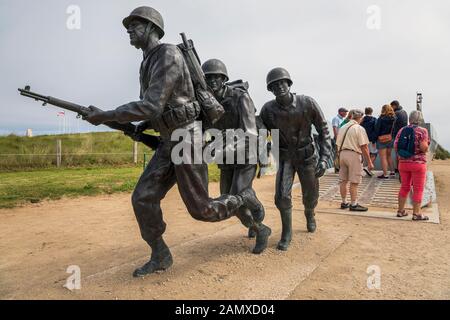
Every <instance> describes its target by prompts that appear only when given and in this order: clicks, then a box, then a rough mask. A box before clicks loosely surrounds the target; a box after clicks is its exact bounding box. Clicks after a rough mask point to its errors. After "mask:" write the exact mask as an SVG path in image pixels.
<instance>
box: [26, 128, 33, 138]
mask: <svg viewBox="0 0 450 320" xmlns="http://www.w3.org/2000/svg"><path fill="white" fill-rule="evenodd" d="M32 136H33V131H32V130H31V129H27V137H28V138H31V137H32Z"/></svg>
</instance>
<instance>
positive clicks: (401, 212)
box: [397, 209, 408, 218]
mask: <svg viewBox="0 0 450 320" xmlns="http://www.w3.org/2000/svg"><path fill="white" fill-rule="evenodd" d="M407 216H408V213H406V210H404V209H403V210H402V211H400V210H399V211H397V217H398V218H403V217H407Z"/></svg>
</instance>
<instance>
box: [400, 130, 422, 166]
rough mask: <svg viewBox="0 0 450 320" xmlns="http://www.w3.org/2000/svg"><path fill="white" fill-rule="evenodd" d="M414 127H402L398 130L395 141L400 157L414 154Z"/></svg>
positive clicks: (408, 156) (409, 156)
mask: <svg viewBox="0 0 450 320" xmlns="http://www.w3.org/2000/svg"><path fill="white" fill-rule="evenodd" d="M415 128H417V126H413V127H404V128H403V129H402V131H401V132H400V136H399V137H398V142H397V153H398V155H399V156H400V157H402V158H405V159H407V158H411V157H412V156H413V155H414V154H415V133H414V131H415Z"/></svg>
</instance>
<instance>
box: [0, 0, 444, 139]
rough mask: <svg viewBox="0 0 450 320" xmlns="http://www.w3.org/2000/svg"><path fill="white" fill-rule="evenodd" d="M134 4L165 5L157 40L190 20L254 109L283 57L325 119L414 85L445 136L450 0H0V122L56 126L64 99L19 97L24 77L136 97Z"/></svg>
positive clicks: (403, 95) (113, 100) (124, 98)
mask: <svg viewBox="0 0 450 320" xmlns="http://www.w3.org/2000/svg"><path fill="white" fill-rule="evenodd" d="M70 5H77V6H78V7H79V8H80V10H81V13H80V17H81V20H80V22H81V24H80V29H79V30H78V29H75V30H70V29H69V28H67V20H68V19H70V17H71V14H68V13H67V8H68V7H69V6H70ZM140 5H150V6H153V7H154V8H156V9H158V10H159V11H160V12H161V14H162V15H163V17H164V20H165V24H166V36H165V37H164V38H163V41H164V42H168V43H175V44H176V43H179V42H180V37H179V33H180V32H186V34H187V35H188V37H189V38H192V39H193V40H194V42H195V44H196V47H197V50H198V52H199V55H200V58H201V59H202V60H203V61H205V60H206V59H209V58H219V59H221V60H223V61H224V62H225V63H226V64H227V66H228V71H229V74H230V78H231V79H244V80H246V81H249V83H250V94H251V96H252V98H253V100H254V102H255V105H256V107H257V108H258V109H260V108H261V106H262V105H263V104H264V103H265V102H266V101H268V100H269V99H272V96H271V94H270V93H269V92H267V91H266V85H265V77H266V74H267V72H268V71H269V70H270V69H271V68H273V67H278V66H282V67H285V68H286V69H288V70H289V71H290V73H291V75H292V78H293V81H294V85H293V88H292V90H293V91H294V92H296V93H298V94H307V95H310V96H312V97H314V98H315V99H316V100H317V101H318V103H319V104H320V105H321V107H322V109H323V111H324V113H325V115H326V116H327V118H328V119H329V120H331V118H332V117H333V116H334V115H335V113H336V110H337V108H338V107H340V106H346V107H349V108H351V107H360V108H364V107H366V106H372V107H373V108H374V110H375V113H376V114H377V115H378V114H379V111H380V109H381V106H382V105H383V104H385V103H389V102H390V101H392V100H393V99H398V100H399V101H400V103H401V104H402V105H403V106H404V108H405V109H406V110H407V111H408V112H409V111H411V110H413V109H414V108H415V98H416V91H421V92H422V93H423V95H424V104H423V109H424V114H425V118H426V120H427V121H429V122H432V123H433V125H434V126H435V128H436V130H437V133H438V137H439V141H440V142H441V143H442V144H443V145H444V146H446V147H447V148H450V124H449V120H448V119H449V115H448V105H447V104H448V103H449V101H450V93H449V85H450V79H449V78H450V1H448V0H430V1H423V0H385V1H376V0H373V1H366V0H335V1H325V0H315V1H312V0H311V1H299V0H278V1H268V0H267V1H266V0H259V1H256V0H240V1H238V0H228V1H218V0H208V1H207V0H184V1H181V0H179V1H175V0H155V1H121V0H120V1H119V0H107V1H106V0H101V1H99V0H95V1H93V0H91V1H87V0H86V1H85V0H72V1H65V0H53V1H51V0H40V1H31V0H27V1H25V0H0V40H1V47H0V48H1V49H0V75H1V78H0V97H1V100H0V134H5V133H9V132H16V133H24V132H25V130H26V129H27V128H32V129H33V130H34V131H35V132H39V131H57V130H58V118H57V116H56V114H57V112H58V111H59V110H58V109H57V108H54V107H45V108H44V107H41V106H40V105H39V104H38V103H37V102H33V101H31V100H29V99H26V98H24V97H21V96H20V95H19V94H18V92H17V88H18V87H23V86H24V85H25V84H29V85H31V87H32V89H34V90H35V91H38V92H42V93H43V94H46V95H52V96H55V97H58V98H62V99H65V100H71V101H73V102H77V103H79V104H84V105H89V104H93V105H96V106H98V107H100V108H103V109H113V108H115V107H117V106H119V105H121V104H123V103H126V102H128V101H132V100H136V99H137V97H138V95H139V76H138V72H139V65H140V62H141V58H142V54H141V53H140V52H139V51H138V50H136V49H135V48H134V47H131V46H130V45H129V40H128V36H127V34H126V31H125V29H124V28H123V26H122V24H121V21H122V19H123V18H124V17H125V16H126V15H128V14H129V12H130V11H131V10H132V9H134V8H135V7H137V6H140ZM372 5H375V6H378V8H379V9H380V10H381V14H380V20H379V21H380V25H379V26H380V29H373V27H374V26H376V25H377V21H378V20H377V16H376V14H377V13H376V11H370V12H369V13H368V11H367V10H368V8H369V7H370V6H372ZM368 20H369V26H371V27H372V28H368ZM70 21H72V20H70ZM66 114H67V121H68V123H69V125H70V126H71V127H72V130H74V128H75V126H76V120H75V116H74V115H73V114H70V115H69V113H66ZM80 123H81V125H80V129H81V130H90V129H93V128H94V127H92V126H90V125H89V124H86V123H83V122H81V121H80Z"/></svg>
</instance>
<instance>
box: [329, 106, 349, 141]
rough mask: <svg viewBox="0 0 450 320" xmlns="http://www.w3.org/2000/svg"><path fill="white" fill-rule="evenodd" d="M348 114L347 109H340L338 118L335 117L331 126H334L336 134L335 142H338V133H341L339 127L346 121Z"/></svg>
mask: <svg viewBox="0 0 450 320" xmlns="http://www.w3.org/2000/svg"><path fill="white" fill-rule="evenodd" d="M347 113H348V110H347V109H345V108H339V110H338V114H337V116H336V117H334V118H333V120H331V125H332V126H333V133H334V139H335V140H336V138H337V135H338V132H339V127H340V125H341V123H342V121H344V119H345V117H346V116H347Z"/></svg>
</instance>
